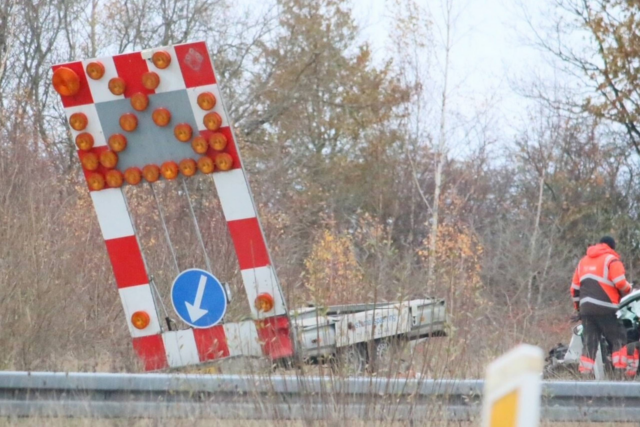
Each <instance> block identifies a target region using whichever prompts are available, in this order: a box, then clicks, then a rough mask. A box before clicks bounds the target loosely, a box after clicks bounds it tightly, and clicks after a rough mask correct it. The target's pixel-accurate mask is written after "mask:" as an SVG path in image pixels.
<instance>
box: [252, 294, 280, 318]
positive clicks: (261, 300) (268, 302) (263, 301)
mask: <svg viewBox="0 0 640 427" xmlns="http://www.w3.org/2000/svg"><path fill="white" fill-rule="evenodd" d="M274 305H275V302H274V300H273V296H271V294H268V293H266V292H264V293H261V294H259V295H258V296H257V297H256V300H255V307H256V310H258V311H260V312H262V313H267V312H269V311H271V310H273V306H274Z"/></svg>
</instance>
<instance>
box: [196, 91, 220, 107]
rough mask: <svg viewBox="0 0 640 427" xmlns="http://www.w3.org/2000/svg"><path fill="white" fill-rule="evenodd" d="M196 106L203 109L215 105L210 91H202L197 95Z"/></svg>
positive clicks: (214, 98)
mask: <svg viewBox="0 0 640 427" xmlns="http://www.w3.org/2000/svg"><path fill="white" fill-rule="evenodd" d="M198 106H199V107H200V108H202V109H203V110H207V111H208V110H211V109H212V108H213V107H215V106H216V97H215V95H214V94H212V93H211V92H203V93H201V94H200V95H198Z"/></svg>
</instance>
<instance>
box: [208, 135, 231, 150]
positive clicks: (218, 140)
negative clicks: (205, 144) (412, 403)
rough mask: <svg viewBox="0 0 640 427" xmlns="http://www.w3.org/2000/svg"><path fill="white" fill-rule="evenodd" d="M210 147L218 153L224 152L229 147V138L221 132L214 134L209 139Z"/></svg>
mask: <svg viewBox="0 0 640 427" xmlns="http://www.w3.org/2000/svg"><path fill="white" fill-rule="evenodd" d="M209 146H211V148H213V149H214V150H216V151H222V150H224V149H225V148H226V147H227V137H226V136H225V135H224V134H223V133H220V132H214V133H212V134H211V136H210V137H209Z"/></svg>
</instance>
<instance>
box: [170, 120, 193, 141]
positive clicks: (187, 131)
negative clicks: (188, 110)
mask: <svg viewBox="0 0 640 427" xmlns="http://www.w3.org/2000/svg"><path fill="white" fill-rule="evenodd" d="M192 133H193V131H192V130H191V125H189V124H188V123H180V124H179V125H176V127H175V129H173V134H174V135H175V136H176V138H177V140H178V141H180V142H188V141H189V140H190V139H191V135H192Z"/></svg>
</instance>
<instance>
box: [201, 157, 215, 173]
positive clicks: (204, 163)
mask: <svg viewBox="0 0 640 427" xmlns="http://www.w3.org/2000/svg"><path fill="white" fill-rule="evenodd" d="M214 169H215V163H213V160H211V157H207V156H203V157H200V158H199V159H198V170H199V171H200V172H202V173H204V174H210V173H211V172H213V170H214Z"/></svg>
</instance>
